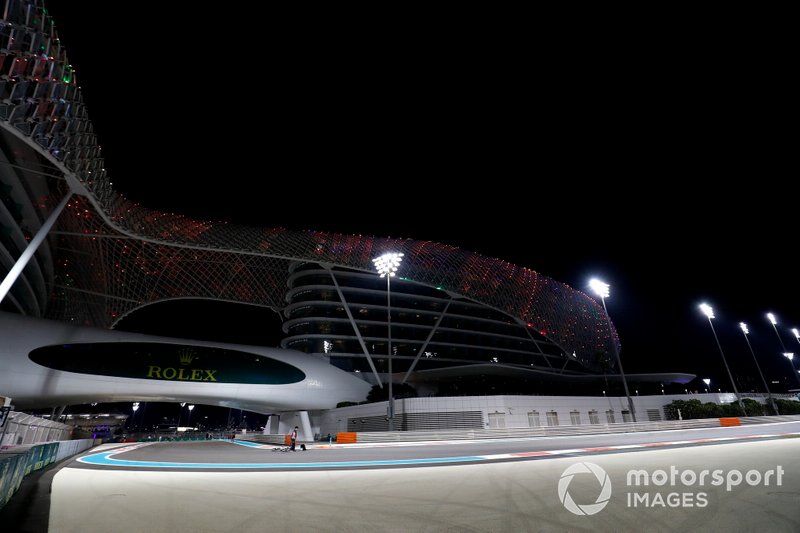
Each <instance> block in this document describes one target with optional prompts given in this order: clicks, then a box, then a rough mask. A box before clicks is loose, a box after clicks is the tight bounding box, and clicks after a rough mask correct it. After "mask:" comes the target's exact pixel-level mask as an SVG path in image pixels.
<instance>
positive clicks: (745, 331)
mask: <svg viewBox="0 0 800 533" xmlns="http://www.w3.org/2000/svg"><path fill="white" fill-rule="evenodd" d="M739 329H741V330H742V334H743V335H744V341H745V342H746V343H747V347H748V348H749V349H750V354H751V355H752V356H753V361H755V362H756V368H757V369H758V375H759V376H761V383H763V384H764V388H765V389H766V391H767V401H768V402H769V404H770V406H771V407H772V410H773V411H774V413H775V414H776V415H777V414H779V413H778V406H777V405H775V400H773V399H772V393H771V392H770V391H769V385H767V380H766V379H764V374H763V372H761V365H759V364H758V359H756V353H755V352H754V351H753V346H752V345H751V344H750V338H749V337H748V336H747V335H749V334H750V330H749V329H747V324H745V323H744V322H739Z"/></svg>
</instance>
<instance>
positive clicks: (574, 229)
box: [48, 0, 800, 388]
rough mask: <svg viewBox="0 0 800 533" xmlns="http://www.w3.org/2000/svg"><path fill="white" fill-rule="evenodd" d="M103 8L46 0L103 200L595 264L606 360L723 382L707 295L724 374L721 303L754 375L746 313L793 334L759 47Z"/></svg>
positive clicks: (791, 344) (759, 342) (728, 333)
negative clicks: (616, 337)
mask: <svg viewBox="0 0 800 533" xmlns="http://www.w3.org/2000/svg"><path fill="white" fill-rule="evenodd" d="M123 5H124V6H125V7H124V9H122V8H121V7H120V4H118V3H114V2H111V3H109V2H101V1H99V0H83V1H81V2H75V1H74V0H55V1H53V0H51V1H49V2H48V7H49V8H50V10H51V12H52V13H53V14H54V15H55V17H56V22H57V25H58V28H59V34H60V36H61V38H62V41H63V42H64V43H65V45H66V46H67V50H68V51H69V57H70V60H71V62H72V64H73V65H74V66H75V67H76V68H77V76H78V81H79V82H80V85H81V86H82V88H83V94H84V101H85V102H86V104H87V105H88V108H89V113H90V116H91V118H92V120H93V122H94V125H95V130H96V132H97V134H98V136H99V138H100V141H101V144H102V146H103V151H104V154H105V156H106V168H107V169H109V171H110V175H111V177H112V181H113V182H114V184H115V186H116V187H117V188H118V189H119V190H120V191H122V192H123V193H124V194H125V195H126V196H128V197H130V198H132V199H135V200H137V201H140V202H141V203H143V204H145V205H147V206H149V207H154V208H161V209H167V210H170V211H179V212H184V213H186V214H189V215H192V216H196V217H203V218H221V219H229V220H234V221H238V222H243V223H248V224H254V225H260V226H284V227H289V228H295V229H315V230H322V231H338V232H344V233H361V234H373V235H378V236H392V237H409V238H414V239H425V240H434V241H439V242H443V243H448V244H454V245H457V246H459V247H462V248H465V249H468V250H472V251H476V252H480V253H483V254H486V255H489V256H494V257H500V258H503V259H506V260H509V261H512V262H514V263H517V264H520V265H524V266H526V267H529V268H532V269H534V270H536V271H538V272H541V273H543V274H546V275H548V276H551V277H553V278H555V279H557V280H559V281H562V282H565V283H567V284H569V285H571V286H573V287H575V288H579V289H582V290H585V284H586V282H587V280H588V279H589V277H591V276H599V277H602V278H603V279H605V280H606V281H607V282H608V283H610V284H611V285H612V289H611V290H612V295H611V298H610V299H608V300H607V303H608V307H609V312H610V314H611V316H612V319H613V320H614V322H615V324H616V326H617V327H618V330H619V333H620V337H621V341H622V345H623V349H622V357H623V362H624V364H625V367H626V370H627V371H628V372H644V371H682V372H690V373H696V374H698V375H700V376H701V377H705V376H708V377H711V378H712V379H713V380H714V381H715V382H719V383H721V385H722V387H723V388H726V386H727V379H726V378H725V380H724V381H723V378H724V370H723V368H722V365H721V361H720V357H719V353H718V351H717V349H716V346H715V344H714V340H713V337H712V336H711V331H710V328H709V327H708V322H707V321H706V320H705V318H704V317H702V316H701V315H700V314H699V312H698V311H697V304H699V303H700V302H701V301H703V300H707V301H708V302H709V303H711V304H712V305H714V306H715V308H716V312H717V317H718V319H717V320H716V321H715V324H716V326H717V328H718V332H719V335H720V340H721V342H722V345H723V347H724V348H725V350H726V354H727V355H728V356H729V359H730V362H731V366H732V368H733V371H734V373H735V374H737V375H739V376H741V377H740V379H741V380H743V382H745V383H744V385H743V388H753V387H754V386H756V385H755V382H754V381H753V382H748V381H747V379H753V378H755V376H757V374H756V370H755V367H754V365H753V363H752V358H750V355H749V353H748V352H747V349H746V345H745V344H744V341H743V339H742V337H741V334H740V333H739V332H738V329H736V324H737V323H738V321H740V320H745V321H747V322H749V323H750V325H751V330H752V337H751V338H752V340H753V342H754V347H755V348H756V351H757V354H758V355H759V357H760V358H761V360H762V361H763V365H764V366H765V367H766V369H767V374H768V376H769V378H770V379H786V375H788V373H789V372H788V365H786V362H785V360H784V359H783V358H782V357H780V356H779V352H780V351H781V350H780V347H779V345H778V340H777V338H776V337H775V333H774V332H773V331H772V329H771V326H770V325H769V324H768V323H767V321H766V319H765V318H764V314H765V313H766V312H767V311H769V310H771V311H773V312H774V313H776V314H777V315H778V318H779V319H780V320H781V322H782V324H781V334H782V335H783V338H784V342H785V343H786V345H787V347H788V348H789V349H790V350H792V351H797V352H800V345H798V344H797V341H796V340H795V339H794V338H793V337H792V335H791V334H790V333H789V331H788V329H787V328H788V327H794V326H800V310H798V307H797V305H796V303H795V302H796V299H795V296H796V294H797V288H796V283H797V281H796V272H797V267H796V260H795V259H794V255H795V253H794V252H795V250H796V249H797V242H796V240H795V237H796V231H795V229H796V220H797V212H796V209H795V206H796V205H798V202H800V197H798V195H797V194H796V193H794V192H793V191H795V190H796V185H795V182H796V179H797V165H796V158H794V157H792V155H791V154H794V153H795V152H796V149H795V148H794V146H792V148H791V150H790V148H789V139H790V136H789V135H787V134H786V133H785V131H786V125H785V124H783V122H784V121H785V120H787V119H786V118H784V117H785V116H786V109H785V105H784V102H785V101H786V96H787V89H786V87H787V83H785V81H784V80H783V79H780V77H781V76H782V74H780V73H779V72H782V70H781V71H779V70H771V68H770V65H769V63H768V61H767V60H765V59H764V58H763V57H759V56H757V54H755V53H753V52H751V51H750V52H748V51H747V50H736V49H733V48H731V49H725V50H717V51H716V52H715V51H714V49H713V46H711V45H709V43H692V42H689V43H687V42H684V43H683V44H682V45H676V44H675V43H674V42H673V41H670V42H665V44H663V45H659V44H654V43H653V42H648V43H644V44H643V43H640V42H635V41H631V42H620V40H619V39H618V38H614V37H611V36H609V37H607V41H605V40H603V39H601V40H600V41H597V42H578V41H576V40H574V39H573V38H572V37H571V36H570V35H562V36H561V38H560V40H558V39H557V40H553V41H547V40H545V39H542V38H534V37H531V36H529V35H528V34H527V33H525V32H524V31H517V30H516V29H514V28H509V29H508V31H505V30H504V29H503V28H498V27H493V29H492V30H489V29H488V27H487V28H480V27H474V25H472V26H467V27H465V26H462V25H459V24H456V23H454V22H453V23H448V24H444V23H443V21H442V20H439V19H437V20H428V19H425V20H424V21H422V22H421V21H418V20H413V17H411V19H412V20H406V18H408V17H407V16H406V17H400V18H393V17H389V18H386V17H384V16H381V15H379V14H377V13H376V14H373V15H374V18H373V19H372V20H371V21H370V19H369V16H368V15H369V14H365V16H362V17H360V18H352V19H351V18H349V17H347V16H346V15H345V14H343V13H314V14H310V13H305V14H293V16H287V15H286V14H285V13H267V12H264V13H258V12H255V11H254V12H244V11H242V12H239V13H234V12H232V11H231V12H219V10H217V11H214V12H210V11H204V10H203V8H200V7H197V6H198V5H199V4H196V3H184V2H170V3H169V5H168V7H164V6H163V5H161V4H159V5H158V7H154V5H153V4H152V3H142V2H139V3H134V2H131V3H125V4H123ZM401 19H402V20H401ZM365 22H370V23H369V24H367V23H365ZM473 24H474V23H473ZM487 26H488V23H487ZM529 31H532V30H529ZM655 41H658V39H655ZM783 70H785V69H783ZM773 72H777V73H773ZM173 316H174V315H173ZM234 316H236V315H235V314H234ZM251 318H252V317H251ZM195 320H199V319H197V318H195ZM248 320H250V319H248ZM189 322H191V321H189ZM252 324H253V323H252V322H248V323H247V324H245V325H242V324H239V325H235V324H230V325H228V324H223V325H221V327H223V329H224V328H230V329H229V332H230V331H234V332H235V335H238V334H239V333H240V332H242V331H243V330H249V329H252V328H253V327H256V326H253V325H252ZM784 326H785V327H784ZM176 327H177V328H185V327H188V326H186V325H176ZM203 329H206V328H205V327H204V328H203ZM181 331H183V330H181ZM245 333H246V331H245ZM229 334H230V333H229ZM235 335H234V336H235ZM253 338H254V337H253V336H252V334H250V335H249V336H248V335H246V334H245V335H244V336H243V337H242V339H243V340H244V341H252V339H253ZM748 377H749V378H748ZM748 383H750V385H749V386H748V385H747V384H748Z"/></svg>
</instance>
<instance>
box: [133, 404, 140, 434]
mask: <svg viewBox="0 0 800 533" xmlns="http://www.w3.org/2000/svg"><path fill="white" fill-rule="evenodd" d="M131 409H133V415H132V416H131V422H132V424H133V427H134V428H135V427H136V411H138V410H139V402H133V407H132V408H131Z"/></svg>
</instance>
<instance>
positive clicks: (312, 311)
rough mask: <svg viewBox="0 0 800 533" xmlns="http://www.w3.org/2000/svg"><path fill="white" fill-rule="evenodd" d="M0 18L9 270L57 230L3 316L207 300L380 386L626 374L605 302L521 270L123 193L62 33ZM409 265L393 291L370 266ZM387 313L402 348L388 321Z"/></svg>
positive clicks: (26, 16)
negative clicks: (198, 214)
mask: <svg viewBox="0 0 800 533" xmlns="http://www.w3.org/2000/svg"><path fill="white" fill-rule="evenodd" d="M0 5H2V9H3V10H2V15H3V18H2V20H1V21H0V96H2V98H0V275H2V276H5V274H6V272H8V271H9V270H10V268H11V265H13V264H14V262H15V261H16V260H17V259H18V258H19V257H20V255H21V254H22V250H23V249H25V247H26V246H27V243H29V242H30V241H31V240H32V238H33V237H34V236H35V235H36V234H37V233H38V232H39V229H40V228H41V226H42V224H43V221H44V220H45V219H46V218H47V217H48V216H49V215H50V214H51V213H52V212H53V210H54V209H56V206H59V204H61V203H62V202H63V204H64V208H63V210H62V211H60V212H57V213H56V214H57V220H56V223H55V226H54V227H53V229H52V230H50V231H49V232H48V233H47V237H46V239H45V240H44V242H43V243H42V244H41V246H39V248H38V250H37V252H36V254H35V256H34V258H33V260H32V261H31V262H30V263H29V264H28V266H27V267H26V268H25V270H24V272H23V274H22V275H21V276H19V277H18V278H17V279H16V281H15V283H14V285H13V287H12V290H11V291H10V293H9V294H8V296H7V297H6V298H5V299H3V301H2V306H3V307H2V309H3V310H6V311H12V312H16V313H20V314H23V315H29V316H34V317H46V318H51V319H57V320H61V321H67V322H71V323H74V324H77V325H84V326H96V327H102V328H113V327H114V325H115V324H116V323H117V322H118V321H120V320H121V319H122V318H123V317H125V316H126V315H127V314H129V313H131V312H133V311H135V310H137V309H139V308H141V307H143V306H147V305H150V304H152V303H155V302H160V301H165V300H171V299H177V298H204V299H213V300H220V301H228V302H237V303H246V304H254V305H259V306H264V307H268V308H271V309H273V310H275V311H276V312H279V313H281V314H282V315H283V317H284V318H285V322H284V325H283V330H284V333H285V338H284V339H283V341H282V343H281V346H282V347H284V348H288V349H294V350H298V351H301V352H305V353H308V354H318V355H319V357H321V358H324V359H326V360H327V361H329V362H330V363H331V364H332V365H334V366H336V367H338V368H340V369H342V370H345V371H347V372H352V373H353V374H360V375H361V377H362V378H363V379H365V380H367V381H371V382H372V383H378V384H379V383H383V382H384V381H385V378H386V375H385V374H386V373H387V372H388V368H387V365H386V363H387V359H388V352H389V343H390V339H391V345H392V356H393V357H392V359H393V363H394V366H393V374H394V376H393V379H394V380H395V381H396V382H405V381H411V382H420V381H425V380H428V379H430V380H433V381H436V380H442V379H449V378H452V377H453V376H460V375H469V374H474V373H490V374H491V373H494V374H503V375H530V373H531V372H540V373H542V375H545V374H547V375H554V376H555V375H558V376H576V377H577V376H581V375H583V376H590V375H599V374H601V373H611V374H613V373H614V370H613V367H614V365H613V357H612V354H613V353H614V350H615V349H617V348H618V338H617V334H616V331H615V330H614V328H613V326H612V325H611V323H610V322H609V321H608V320H607V319H606V315H605V314H604V311H603V308H602V306H601V305H600V304H599V303H598V302H597V301H595V300H594V299H593V298H590V297H589V296H587V295H586V294H584V293H583V292H581V291H577V290H575V289H573V288H571V287H569V286H568V285H565V284H563V283H559V282H557V281H555V280H553V279H551V278H549V277H547V276H544V275H542V274H539V273H537V272H535V271H533V270H530V269H528V268H525V267H521V266H518V265H514V264H511V263H508V262H506V261H503V260H500V259H494V258H489V257H485V256H482V255H479V254H475V253H471V252H468V251H464V250H460V249H458V248H455V247H452V246H448V245H446V244H439V243H434V242H427V241H414V240H407V239H385V238H375V237H367V236H361V235H341V234H330V233H322V232H316V231H290V230H286V229H283V228H256V227H244V226H237V225H235V224H229V223H224V222H210V221H202V220H195V219H191V218H188V217H185V216H182V215H178V214H173V213H164V212H159V211H154V210H152V209H148V208H146V207H143V206H141V205H138V204H136V203H133V202H130V201H129V200H127V199H126V198H125V197H123V196H121V195H120V194H118V193H117V192H116V191H115V190H114V188H113V187H112V185H111V182H110V181H109V178H108V176H107V174H106V171H105V168H104V164H103V159H102V154H101V151H100V148H99V147H98V146H97V142H96V138H95V136H94V134H93V127H92V123H91V122H90V120H89V118H88V112H87V110H86V107H85V105H84V103H83V100H82V97H81V92H80V90H79V88H78V86H77V82H76V79H75V73H74V71H73V69H72V67H71V66H70V64H69V61H68V59H67V56H66V52H65V50H64V48H63V47H62V45H61V42H60V40H59V38H58V35H57V33H56V31H55V26H54V25H53V23H52V20H51V19H50V17H49V16H48V15H47V13H46V11H45V9H44V5H43V2H41V1H40V0H5V1H3V2H0ZM386 252H402V253H404V254H405V257H404V261H403V263H402V266H401V271H400V272H399V275H398V277H395V278H393V279H392V283H391V289H392V292H391V301H390V302H389V303H388V304H387V298H386V296H387V293H386V289H387V287H386V284H385V280H383V279H381V278H379V277H378V276H377V274H376V273H375V271H374V268H373V265H372V259H373V258H375V257H377V256H379V255H381V254H383V253H386ZM387 308H390V309H391V335H390V331H389V320H388V318H389V313H388V309H387Z"/></svg>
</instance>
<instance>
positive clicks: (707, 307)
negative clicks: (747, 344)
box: [700, 303, 747, 415]
mask: <svg viewBox="0 0 800 533" xmlns="http://www.w3.org/2000/svg"><path fill="white" fill-rule="evenodd" d="M700 311H702V312H703V314H704V315H706V318H708V325H709V326H711V333H713V334H714V340H715V341H717V348H719V354H720V355H721V356H722V362H723V363H725V370H727V371H728V377H729V378H730V379H731V385H733V393H734V394H735V395H736V401H737V402H738V403H739V407H740V408H741V409H742V412H743V413H744V414H745V415H747V411H745V409H744V404H743V403H742V398H741V397H740V396H739V391H738V390H737V389H736V382H735V381H733V374H731V369H730V367H728V361H727V360H726V359H725V352H723V351H722V345H721V344H720V343H719V337H717V331H716V330H715V329H714V323H713V322H711V319H712V318H714V310H713V309H712V308H711V306H710V305H708V304H706V303H702V304H700Z"/></svg>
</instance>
